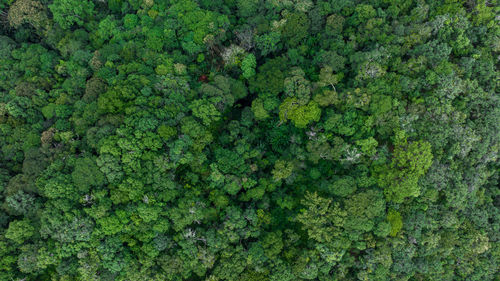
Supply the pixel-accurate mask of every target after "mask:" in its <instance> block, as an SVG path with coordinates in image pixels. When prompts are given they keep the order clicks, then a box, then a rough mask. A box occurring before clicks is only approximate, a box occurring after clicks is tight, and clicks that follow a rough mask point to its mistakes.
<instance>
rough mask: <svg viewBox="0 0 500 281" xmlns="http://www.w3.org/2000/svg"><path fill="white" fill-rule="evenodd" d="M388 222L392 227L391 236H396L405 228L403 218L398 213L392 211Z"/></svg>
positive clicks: (388, 216)
mask: <svg viewBox="0 0 500 281" xmlns="http://www.w3.org/2000/svg"><path fill="white" fill-rule="evenodd" d="M387 221H389V223H390V225H391V232H390V235H391V236H396V235H397V234H398V232H399V231H400V230H401V228H403V218H402V217H401V214H400V213H399V212H398V211H395V210H393V209H390V210H389V212H388V213H387Z"/></svg>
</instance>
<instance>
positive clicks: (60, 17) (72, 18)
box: [49, 0, 94, 29]
mask: <svg viewBox="0 0 500 281" xmlns="http://www.w3.org/2000/svg"><path fill="white" fill-rule="evenodd" d="M49 9H50V11H51V12H52V14H53V15H54V21H55V22H56V23H57V24H59V26H61V27H62V28H63V29H69V28H70V27H71V26H72V25H73V24H76V25H78V26H82V25H83V24H84V20H85V19H86V18H87V17H89V16H90V15H92V14H93V12H94V3H92V2H89V1H87V0H83V1H77V0H54V2H53V3H52V4H50V5H49Z"/></svg>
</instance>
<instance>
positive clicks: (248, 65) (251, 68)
mask: <svg viewBox="0 0 500 281" xmlns="http://www.w3.org/2000/svg"><path fill="white" fill-rule="evenodd" d="M256 66H257V62H256V61H255V56H254V55H253V54H248V55H247V56H246V57H245V58H244V59H243V61H242V62H241V70H243V77H245V78H247V79H248V78H250V77H252V76H254V75H255V67H256Z"/></svg>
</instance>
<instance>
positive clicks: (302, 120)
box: [280, 98, 321, 128]
mask: <svg viewBox="0 0 500 281" xmlns="http://www.w3.org/2000/svg"><path fill="white" fill-rule="evenodd" d="M320 117H321V109H320V108H319V107H318V104H317V103H316V102H315V101H310V102H309V103H308V104H306V105H300V103H299V101H298V99H297V98H286V99H285V100H284V101H283V103H282V104H281V105H280V120H282V121H286V120H291V121H292V122H293V123H294V125H295V126H296V127H297V128H305V127H306V126H307V125H308V124H310V123H311V122H317V121H318V120H319V118H320Z"/></svg>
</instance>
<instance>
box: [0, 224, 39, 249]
mask: <svg viewBox="0 0 500 281" xmlns="http://www.w3.org/2000/svg"><path fill="white" fill-rule="evenodd" d="M34 234H35V228H34V227H33V226H32V225H31V221H30V220H28V219H23V220H16V221H12V222H10V223H9V228H7V231H6V232H5V238H7V239H10V240H12V241H14V242H15V243H17V244H22V243H23V242H24V241H26V239H28V238H30V237H31V236H33V235H34Z"/></svg>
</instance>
